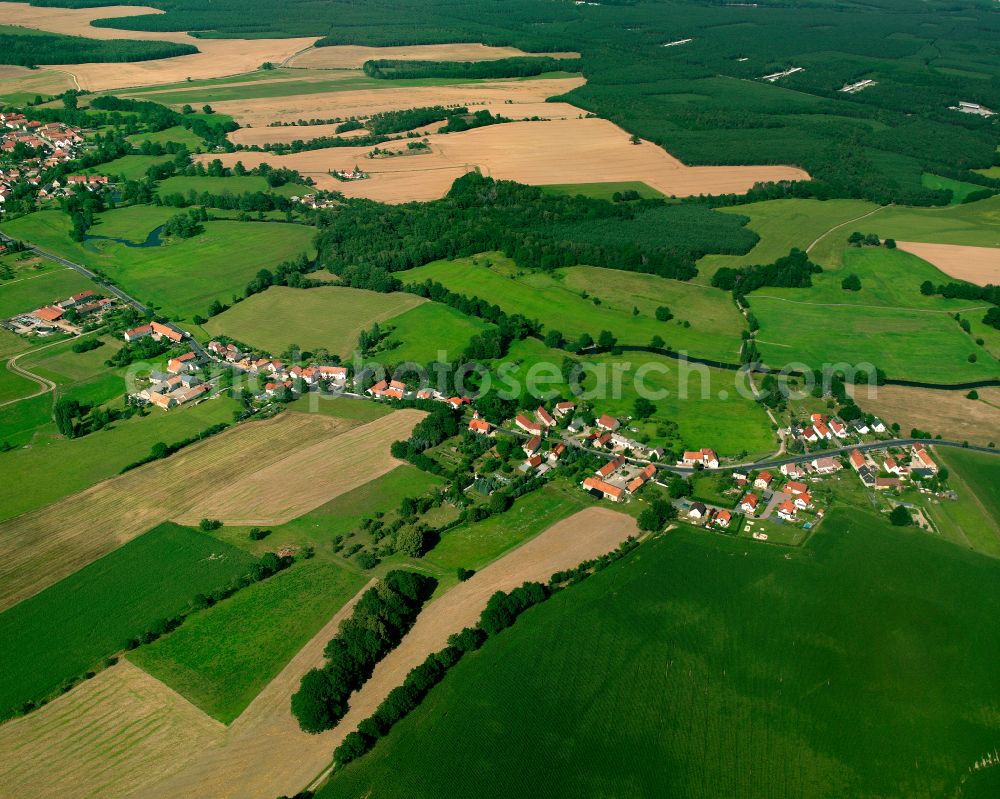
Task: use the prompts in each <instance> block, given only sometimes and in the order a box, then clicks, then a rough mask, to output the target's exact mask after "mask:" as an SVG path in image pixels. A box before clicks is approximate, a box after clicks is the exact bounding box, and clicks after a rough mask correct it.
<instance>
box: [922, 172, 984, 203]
mask: <svg viewBox="0 0 1000 799" xmlns="http://www.w3.org/2000/svg"><path fill="white" fill-rule="evenodd" d="M921 182H922V183H923V184H924V185H925V186H926V187H927V188H929V189H950V190H951V193H952V194H953V195H954V196H953V197H952V200H951V203H952V205H958V204H959V203H961V202H962V200H964V199H965V198H966V197H968V196H969V195H970V194H972V193H973V192H976V191H982V190H983V189H984V188H986V187H985V186H977V185H976V184H975V183H966V182H965V181H961V180H953V179H952V178H943V177H941V176H940V175H930V174H927V173H924V176H923V178H921Z"/></svg>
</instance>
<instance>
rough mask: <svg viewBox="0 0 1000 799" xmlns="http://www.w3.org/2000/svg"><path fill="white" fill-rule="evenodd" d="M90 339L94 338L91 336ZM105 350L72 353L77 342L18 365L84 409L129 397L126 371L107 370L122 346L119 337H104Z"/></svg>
mask: <svg viewBox="0 0 1000 799" xmlns="http://www.w3.org/2000/svg"><path fill="white" fill-rule="evenodd" d="M88 338H94V335H93V334H89V335H88ZM100 340H101V341H103V342H104V346H102V347H99V348H98V349H96V350H90V351H89V352H73V344H74V343H75V341H66V342H63V343H59V344H55V345H53V346H51V347H46V348H44V349H41V350H38V351H33V352H28V353H25V354H24V355H22V356H21V358H19V359H18V364H19V365H20V366H22V367H23V368H25V369H28V370H30V371H31V372H33V373H34V374H37V375H41V376H42V377H46V378H48V379H49V380H51V381H53V382H54V383H55V384H56V386H57V387H58V391H59V396H60V397H67V398H69V399H75V400H77V401H78V402H80V403H82V404H85V405H103V404H104V403H105V402H108V401H109V400H111V399H114V398H116V397H118V398H120V397H122V396H123V395H124V394H125V393H126V380H125V374H126V371H127V370H126V369H108V368H107V367H106V366H105V365H104V362H105V360H107V359H108V358H110V357H111V356H112V355H113V354H114V353H115V352H116V351H117V350H118V349H120V348H121V347H122V345H123V343H124V342H123V341H122V340H121V339H120V338H118V337H112V336H102V337H100Z"/></svg>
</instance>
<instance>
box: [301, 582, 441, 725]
mask: <svg viewBox="0 0 1000 799" xmlns="http://www.w3.org/2000/svg"><path fill="white" fill-rule="evenodd" d="M436 586H437V580H435V579H434V578H433V577H427V576H425V575H421V574H416V573H414V572H407V571H399V570H397V571H391V572H389V573H388V574H386V576H385V577H384V578H382V579H381V580H380V581H379V583H378V584H377V585H376V586H374V587H372V588H369V589H368V590H367V591H365V592H364V594H362V595H361V598H360V599H359V600H358V602H357V604H356V605H355V606H354V612H353V613H352V614H351V616H350V617H349V618H347V619H344V620H343V621H342V622H341V623H340V627H339V628H338V630H337V635H336V636H335V637H334V638H333V639H332V640H331V641H330V642H329V643H328V644H327V645H326V649H325V650H324V651H323V654H324V656H325V658H326V663H325V664H324V665H323V667H322V668H318V669H311V670H310V671H308V672H307V673H306V674H305V676H304V677H303V678H302V681H301V683H300V685H299V690H298V691H296V693H295V694H294V695H293V696H292V703H291V706H292V714H293V715H294V716H295V718H296V720H297V721H298V722H299V726H300V727H301V728H302V729H303V730H304V731H305V732H308V733H312V734H316V733H320V732H323V731H324V730H329V729H331V728H332V727H334V726H336V724H337V722H338V721H340V719H341V718H343V716H344V714H345V713H346V712H347V709H348V704H347V703H348V698H349V697H350V695H351V694H352V693H353V692H354V691H356V690H357V689H358V688H360V687H361V686H362V685H363V684H364V683H365V682H366V681H367V680H368V678H369V677H370V676H371V674H372V671H374V669H375V665H376V664H377V663H378V662H379V661H380V660H381V659H382V658H383V657H385V656H386V654H388V653H389V652H390V651H391V650H392V649H394V648H395V647H396V646H397V645H398V644H399V642H400V641H401V640H402V639H403V636H404V635H405V634H406V633H407V632H409V630H410V628H411V627H412V626H413V624H414V622H415V621H416V618H417V614H418V613H419V612H420V609H421V607H423V604H424V603H425V602H426V601H427V600H428V599H429V598H430V596H431V594H432V593H433V592H434V589H435V587H436Z"/></svg>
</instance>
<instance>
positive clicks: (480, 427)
mask: <svg viewBox="0 0 1000 799" xmlns="http://www.w3.org/2000/svg"><path fill="white" fill-rule="evenodd" d="M469 430H470V431H471V432H473V433H479V434H480V435H484V436H490V435H493V425H491V424H490V423H489V422H487V421H486V420H485V419H482V418H480V416H479V411H475V412H474V413H473V414H472V421H471V422H469Z"/></svg>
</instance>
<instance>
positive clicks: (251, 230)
mask: <svg viewBox="0 0 1000 799" xmlns="http://www.w3.org/2000/svg"><path fill="white" fill-rule="evenodd" d="M125 210H128V211H130V212H131V213H132V214H133V215H131V216H130V217H129V218H128V220H127V224H125V225H119V223H118V222H117V221H116V215H118V214H123V212H124V211H125ZM168 210H170V209H155V208H154V207H151V206H150V207H143V208H141V209H139V210H136V211H133V210H132V209H122V210H121V211H110V212H108V213H106V214H103V215H101V217H100V219H101V221H102V225H101V226H99V227H95V229H94V232H95V234H100V235H108V233H107V232H106V231H118V232H120V230H121V228H122V227H125V228H126V229H128V230H130V231H132V232H133V234H139V233H140V231H141V229H142V227H143V226H145V224H146V222H145V221H143V222H142V225H140V224H139V222H140V221H141V220H143V218H144V217H147V215H148V217H149V221H150V222H152V221H153V220H154V219H158V218H159V216H156V215H154V214H158V215H162V214H163V213H164V212H165V211H168ZM176 212H177V211H176V209H174V210H173V213H176ZM170 215H171V214H169V213H168V214H166V216H168V217H169V216H170ZM160 222H162V220H160ZM157 224H159V223H157ZM154 227H156V224H151V225H150V226H149V227H148V228H146V230H145V232H144V233H142V234H141V237H138V236H137V237H136V239H130V240H138V241H142V240H144V239H145V237H146V235H145V234H148V233H149V232H150V231H151V230H152V229H153V228H154ZM204 227H205V232H204V233H203V234H201V235H198V236H195V237H194V238H191V239H185V240H181V241H176V242H172V243H170V244H166V245H163V246H160V247H146V248H134V247H126V246H124V245H122V244H118V243H116V242H111V241H97V242H95V241H87V242H84V243H82V244H78V243H76V242H73V241H71V240H70V238H69V235H68V234H69V218H68V217H67V216H66V215H65V214H62V213H59V212H56V211H40V212H38V213H34V214H30V215H28V216H25V217H21V218H20V219H16V220H13V221H12V222H9V223H7V224H5V225H4V226H3V230H4V232H5V233H8V234H9V235H11V236H14V237H16V238H21V239H24V240H27V241H31V242H33V243H36V244H38V245H40V246H41V247H43V248H45V249H47V250H50V251H52V252H54V253H57V254H59V255H62V256H64V257H66V258H69V259H70V260H74V261H77V262H78V263H83V264H85V265H87V266H90V267H93V268H97V269H100V270H102V271H104V272H105V273H107V275H108V276H109V277H110V278H111V279H112V280H114V281H115V282H116V283H118V284H119V285H121V287H122V288H123V289H124V290H125V291H127V292H129V293H130V294H132V295H133V296H135V297H136V298H137V299H140V300H142V301H145V302H147V303H150V304H152V305H154V306H155V307H158V308H162V309H163V312H164V313H166V314H167V315H168V316H170V317H171V318H179V319H181V320H190V318H191V317H192V316H194V315H195V314H202V315H205V314H206V313H207V311H208V306H209V305H210V304H211V302H212V300H215V299H217V300H219V301H220V302H223V303H229V302H231V301H232V296H233V295H234V294H236V295H239V296H242V294H243V290H244V288H245V287H246V285H247V283H249V282H250V280H252V279H253V277H254V276H255V275H256V274H257V272H258V271H259V270H260V269H273V268H274V267H275V266H277V265H278V263H280V262H281V261H283V260H286V259H288V258H294V257H296V256H298V255H299V253H302V252H310V253H311V252H312V237H313V234H314V231H313V229H312V228H310V227H306V226H304V225H286V224H273V223H265V222H232V221H215V222H206V223H204ZM116 238H123V237H122V236H116Z"/></svg>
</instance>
